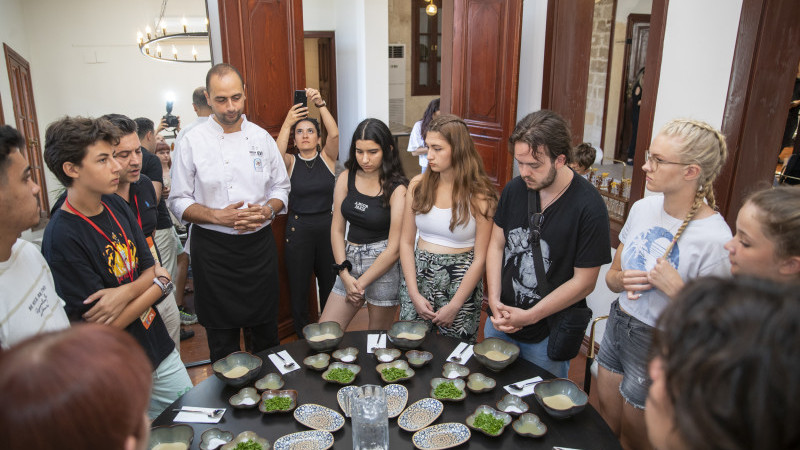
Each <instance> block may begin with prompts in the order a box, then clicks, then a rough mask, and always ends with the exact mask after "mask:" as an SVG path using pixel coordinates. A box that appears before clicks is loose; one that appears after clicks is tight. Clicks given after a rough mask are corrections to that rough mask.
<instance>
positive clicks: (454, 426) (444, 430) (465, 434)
mask: <svg viewBox="0 0 800 450" xmlns="http://www.w3.org/2000/svg"><path fill="white" fill-rule="evenodd" d="M471 436H472V433H470V431H469V428H467V426H466V425H464V424H463V423H455V422H450V423H440V424H438V425H432V426H429V427H428V428H423V429H421V430H419V431H417V432H416V433H414V435H413V436H411V442H413V443H414V447H417V448H418V449H422V450H439V449H443V448H450V447H456V446H458V445H461V444H463V443H465V442H467V441H469V438H470V437H471Z"/></svg>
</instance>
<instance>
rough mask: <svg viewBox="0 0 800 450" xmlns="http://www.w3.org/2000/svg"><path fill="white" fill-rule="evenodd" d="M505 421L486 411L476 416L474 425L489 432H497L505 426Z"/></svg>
mask: <svg viewBox="0 0 800 450" xmlns="http://www.w3.org/2000/svg"><path fill="white" fill-rule="evenodd" d="M504 423H505V422H503V420H502V419H496V418H495V417H494V416H493V415H491V414H489V413H485V412H484V413H480V414H478V416H477V417H475V422H473V425H475V428H480V429H481V430H483V431H485V432H487V433H489V434H497V433H499V432H500V429H502V428H503V424H504Z"/></svg>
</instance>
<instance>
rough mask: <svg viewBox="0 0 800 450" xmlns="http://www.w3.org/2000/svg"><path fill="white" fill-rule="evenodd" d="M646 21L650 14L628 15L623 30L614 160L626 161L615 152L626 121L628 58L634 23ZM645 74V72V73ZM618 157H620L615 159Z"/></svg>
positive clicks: (624, 156) (648, 21)
mask: <svg viewBox="0 0 800 450" xmlns="http://www.w3.org/2000/svg"><path fill="white" fill-rule="evenodd" d="M645 18H646V19H647V20H646V22H647V23H650V14H629V15H628V25H627V28H626V30H625V55H624V56H623V60H622V63H623V66H622V80H621V83H622V86H620V92H619V110H618V111H617V129H616V130H614V135H615V136H616V140H615V145H614V148H613V149H612V152H613V153H612V155H613V157H614V158H615V159H620V160H622V161H625V160H626V159H627V155H619V154H618V153H617V150H618V149H619V148H620V145H621V143H622V140H623V136H624V134H625V131H624V130H625V122H626V121H627V119H628V116H627V114H626V113H627V97H628V95H627V94H628V83H629V81H630V80H628V78H629V77H630V72H629V70H630V56H631V53H633V42H632V40H633V28H634V23H640V22H645V20H644V19H645ZM645 72H646V71H645ZM618 156H622V157H620V158H617V157H618Z"/></svg>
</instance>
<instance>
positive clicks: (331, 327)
mask: <svg viewBox="0 0 800 450" xmlns="http://www.w3.org/2000/svg"><path fill="white" fill-rule="evenodd" d="M323 334H332V335H333V336H334V337H333V338H332V339H325V340H322V341H314V340H313V339H315V338H316V337H317V336H321V335H323ZM303 336H304V337H305V338H306V341H307V342H308V346H309V347H311V349H312V350H314V351H317V352H327V351H329V350H333V349H335V348H336V347H337V346H338V345H339V343H341V342H342V338H344V331H342V327H341V326H339V324H338V323H337V322H320V323H310V324H308V325H306V326H305V327H303Z"/></svg>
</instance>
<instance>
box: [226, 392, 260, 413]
mask: <svg viewBox="0 0 800 450" xmlns="http://www.w3.org/2000/svg"><path fill="white" fill-rule="evenodd" d="M260 399H261V396H260V395H259V394H258V391H257V390H256V388H251V387H246V388H242V389H241V390H240V391H239V392H237V393H236V394H234V395H233V396H231V398H229V399H228V403H230V405H231V406H233V407H234V408H236V409H250V408H255V407H256V406H258V401H259V400H260Z"/></svg>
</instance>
